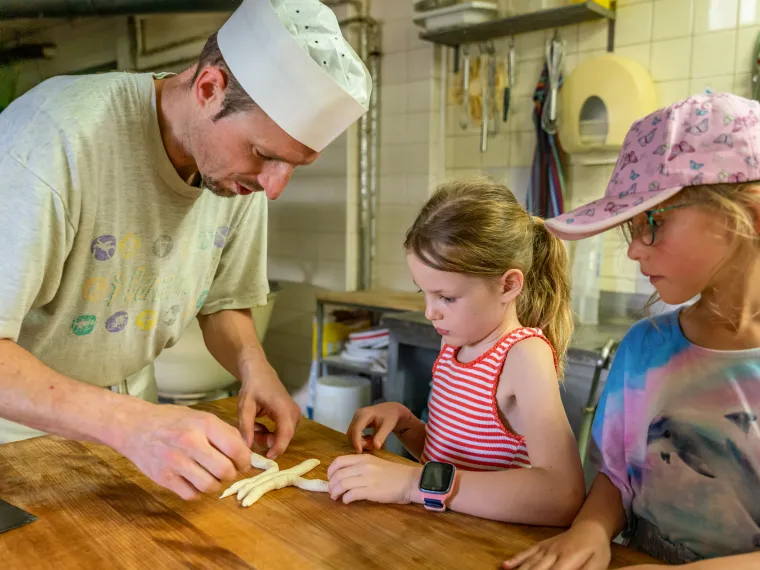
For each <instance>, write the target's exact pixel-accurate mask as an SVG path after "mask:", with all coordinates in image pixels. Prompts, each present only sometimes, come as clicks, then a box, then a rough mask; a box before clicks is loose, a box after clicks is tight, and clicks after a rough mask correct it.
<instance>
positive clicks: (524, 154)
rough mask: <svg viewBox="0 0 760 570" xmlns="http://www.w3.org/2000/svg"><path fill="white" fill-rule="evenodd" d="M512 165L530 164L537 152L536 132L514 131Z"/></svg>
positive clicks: (512, 136) (510, 147)
mask: <svg viewBox="0 0 760 570" xmlns="http://www.w3.org/2000/svg"><path fill="white" fill-rule="evenodd" d="M509 142H510V145H509V149H510V160H509V165H510V166H530V165H531V164H533V156H534V155H535V153H536V135H535V133H532V132H531V133H514V134H513V135H511V138H510V141H509Z"/></svg>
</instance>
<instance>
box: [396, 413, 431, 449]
mask: <svg viewBox="0 0 760 570" xmlns="http://www.w3.org/2000/svg"><path fill="white" fill-rule="evenodd" d="M406 411H407V412H408V414H407V415H406V416H405V417H402V418H401V419H400V420H399V422H398V424H396V427H395V428H394V430H393V433H394V435H395V436H396V437H397V438H398V439H399V441H401V443H403V444H404V447H405V448H406V450H407V451H408V452H409V453H410V454H411V455H412V456H414V458H415V459H417V460H419V458H420V456H421V455H422V448H423V447H425V422H423V421H422V420H421V419H419V418H418V417H416V416H415V415H414V414H413V413H412V412H411V411H410V410H408V409H407V410H406Z"/></svg>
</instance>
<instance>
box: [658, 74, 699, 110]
mask: <svg viewBox="0 0 760 570" xmlns="http://www.w3.org/2000/svg"><path fill="white" fill-rule="evenodd" d="M655 86H656V87H657V101H658V103H659V104H660V105H661V106H663V107H664V106H666V105H670V104H671V103H675V102H676V101H681V100H683V99H686V98H688V97H689V95H691V94H692V93H691V90H690V86H689V81H688V80H686V79H680V80H678V81H661V82H659V83H656V84H655Z"/></svg>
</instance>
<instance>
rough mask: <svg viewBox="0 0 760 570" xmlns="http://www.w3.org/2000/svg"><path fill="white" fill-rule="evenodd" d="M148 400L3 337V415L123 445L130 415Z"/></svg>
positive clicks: (66, 433) (65, 433) (140, 410)
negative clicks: (81, 377)
mask: <svg viewBox="0 0 760 570" xmlns="http://www.w3.org/2000/svg"><path fill="white" fill-rule="evenodd" d="M145 406H150V404H148V403H146V402H143V401H142V400H139V399H137V398H132V397H129V396H121V395H119V394H116V393H114V392H111V391H110V390H106V389H104V388H100V387H97V386H92V385H90V384H87V383H85V382H80V381H78V380H74V379H73V378H69V377H68V376H64V375H63V374H59V373H58V372H56V371H55V370H53V369H52V368H49V367H48V366H46V365H45V364H43V363H42V362H40V360H38V359H37V358H36V357H35V356H34V355H32V354H31V353H29V352H28V351H26V350H25V349H23V348H21V347H20V346H19V345H18V344H16V343H15V342H13V341H11V340H7V339H2V340H0V417H3V418H5V419H7V420H10V421H12V422H16V423H20V424H23V425H26V426H29V427H31V428H34V429H38V430H42V431H44V432H48V433H53V434H56V435H61V436H64V437H68V438H71V439H77V440H80V441H92V442H96V443H103V444H106V445H109V446H111V447H114V448H115V449H119V447H120V445H121V443H122V442H121V438H122V435H121V434H123V433H124V430H123V427H124V426H125V425H127V423H128V421H129V418H134V417H140V415H141V414H142V413H144V409H145Z"/></svg>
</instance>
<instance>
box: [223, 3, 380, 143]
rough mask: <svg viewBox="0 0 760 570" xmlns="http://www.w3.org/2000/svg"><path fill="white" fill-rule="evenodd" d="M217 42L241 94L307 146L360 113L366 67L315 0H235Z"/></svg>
mask: <svg viewBox="0 0 760 570" xmlns="http://www.w3.org/2000/svg"><path fill="white" fill-rule="evenodd" d="M217 42H218V44H219V50H220V51H221V52H222V55H223V56H224V60H225V62H226V63H227V66H228V67H229V69H230V71H231V72H232V74H233V75H234V76H235V78H236V79H237V80H238V82H239V83H240V85H241V86H242V87H243V89H245V91H246V92H247V93H248V95H250V96H251V98H252V99H253V100H254V101H255V102H256V104H257V105H258V106H259V107H261V109H262V110H263V111H264V112H265V113H266V114H267V115H269V117H271V119H272V120H273V121H274V122H275V123H277V124H278V125H279V126H280V127H281V128H282V129H283V130H284V131H285V132H286V133H288V134H289V135H290V136H291V137H293V138H294V139H296V140H297V141H299V142H301V143H303V144H304V145H306V146H307V147H309V148H311V149H312V150H315V151H318V152H319V151H322V150H323V149H324V148H325V147H326V146H327V145H328V144H329V143H330V142H332V141H333V140H334V139H335V138H336V137H338V136H339V135H340V134H341V133H342V132H343V131H345V130H346V129H347V128H348V127H349V126H350V125H351V124H352V123H353V122H354V121H356V120H357V119H358V118H359V117H361V116H362V115H363V114H364V113H366V112H367V109H368V106H369V98H370V94H371V91H372V80H371V78H370V75H369V72H368V71H367V68H366V67H365V65H364V63H362V61H361V59H360V58H359V56H358V55H357V54H356V52H354V50H353V49H352V48H351V46H350V45H349V44H348V42H347V41H346V40H345V39H344V38H343V35H342V34H341V31H340V26H339V25H338V20H337V18H336V17H335V14H334V13H333V11H332V10H331V9H330V8H328V7H327V6H325V5H324V4H322V3H321V2H319V0H243V3H242V4H241V5H240V7H239V8H238V9H237V10H235V12H234V13H233V14H232V16H230V18H229V19H228V20H227V21H226V22H225V24H224V25H223V26H222V27H221V29H220V30H219V32H218V34H217Z"/></svg>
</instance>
